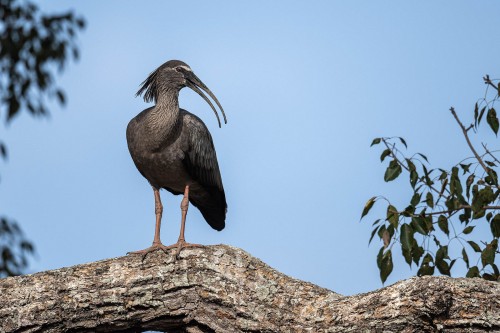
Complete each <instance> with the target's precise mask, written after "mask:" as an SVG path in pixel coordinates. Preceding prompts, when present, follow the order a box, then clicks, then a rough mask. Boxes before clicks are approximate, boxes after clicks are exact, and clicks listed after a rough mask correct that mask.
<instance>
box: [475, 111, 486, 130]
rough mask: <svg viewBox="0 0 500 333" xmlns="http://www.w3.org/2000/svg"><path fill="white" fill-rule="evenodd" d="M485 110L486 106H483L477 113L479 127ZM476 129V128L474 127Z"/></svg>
mask: <svg viewBox="0 0 500 333" xmlns="http://www.w3.org/2000/svg"><path fill="white" fill-rule="evenodd" d="M485 110H486V106H483V107H482V108H481V112H479V118H478V119H477V124H478V125H479V124H480V123H481V119H482V118H483V115H484V111H485ZM476 127H477V126H476Z"/></svg>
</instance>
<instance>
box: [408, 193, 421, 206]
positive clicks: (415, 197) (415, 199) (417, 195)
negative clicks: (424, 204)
mask: <svg viewBox="0 0 500 333" xmlns="http://www.w3.org/2000/svg"><path fill="white" fill-rule="evenodd" d="M420 198H421V194H420V193H418V192H415V193H414V194H413V196H412V197H411V201H410V204H411V205H412V206H413V207H417V205H418V204H419V203H420Z"/></svg>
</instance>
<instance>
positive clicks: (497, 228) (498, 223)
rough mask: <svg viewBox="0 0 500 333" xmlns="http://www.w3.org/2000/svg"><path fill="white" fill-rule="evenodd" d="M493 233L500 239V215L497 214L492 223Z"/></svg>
mask: <svg viewBox="0 0 500 333" xmlns="http://www.w3.org/2000/svg"><path fill="white" fill-rule="evenodd" d="M490 228H491V233H492V234H493V237H500V214H496V215H495V217H493V220H491V223H490Z"/></svg>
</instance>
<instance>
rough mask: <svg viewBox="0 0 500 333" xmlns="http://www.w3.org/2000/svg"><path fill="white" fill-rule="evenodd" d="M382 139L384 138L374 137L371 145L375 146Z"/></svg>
mask: <svg viewBox="0 0 500 333" xmlns="http://www.w3.org/2000/svg"><path fill="white" fill-rule="evenodd" d="M381 140H382V139H381V138H375V139H373V141H372V144H371V145H370V147H371V146H374V145H378V144H379V143H380V141H381Z"/></svg>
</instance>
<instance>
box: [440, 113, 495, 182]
mask: <svg viewBox="0 0 500 333" xmlns="http://www.w3.org/2000/svg"><path fill="white" fill-rule="evenodd" d="M450 111H451V114H452V115H453V117H455V120H456V121H457V123H458V125H459V126H460V128H461V129H462V132H463V134H464V137H465V140H466V141H467V144H468V145H469V148H470V150H471V151H472V153H473V154H474V156H475V157H476V159H477V161H478V162H479V164H481V166H482V167H483V169H484V171H485V172H486V174H488V175H489V174H490V171H489V168H488V167H487V166H486V164H484V161H483V160H482V159H481V157H480V156H479V154H478V153H477V151H476V149H475V148H474V146H473V145H472V143H471V142H470V139H469V135H468V134H467V129H466V128H465V126H464V124H462V122H461V121H460V119H459V118H458V116H457V113H456V112H455V109H454V108H453V107H451V108H450ZM496 187H497V188H498V189H500V186H498V184H497V185H496Z"/></svg>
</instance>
